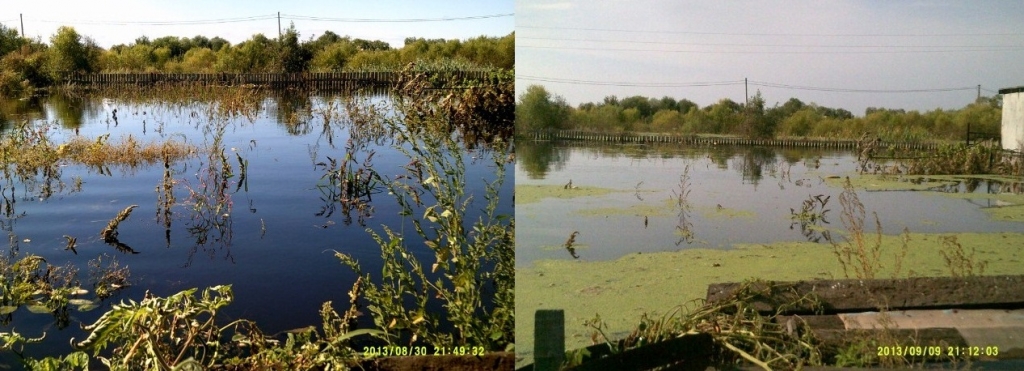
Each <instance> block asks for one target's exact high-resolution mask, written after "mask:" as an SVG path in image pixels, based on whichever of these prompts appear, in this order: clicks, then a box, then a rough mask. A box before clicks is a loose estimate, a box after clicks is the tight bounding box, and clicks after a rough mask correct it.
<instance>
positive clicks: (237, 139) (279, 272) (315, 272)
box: [0, 94, 513, 363]
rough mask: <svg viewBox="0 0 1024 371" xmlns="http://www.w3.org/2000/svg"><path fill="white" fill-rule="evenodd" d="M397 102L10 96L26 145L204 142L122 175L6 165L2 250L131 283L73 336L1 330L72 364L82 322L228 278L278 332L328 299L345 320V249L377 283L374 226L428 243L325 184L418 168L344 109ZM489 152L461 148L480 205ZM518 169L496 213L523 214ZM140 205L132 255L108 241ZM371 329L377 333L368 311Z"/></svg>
mask: <svg viewBox="0 0 1024 371" xmlns="http://www.w3.org/2000/svg"><path fill="white" fill-rule="evenodd" d="M388 101H389V98H388V97H387V96H385V95H381V94H364V95H359V96H355V97H353V96H345V95H334V96H310V95H272V96H264V97H260V98H258V99H256V100H255V102H254V103H252V102H250V103H252V104H251V105H250V106H247V107H228V106H225V103H224V102H219V103H218V102H215V101H201V100H193V101H188V102H177V103H171V102H159V101H157V102H152V103H131V102H127V101H124V100H121V99H114V98H109V97H103V96H90V97H82V98H69V97H60V96H52V97H49V98H42V99H32V100H28V101H26V100H23V101H10V102H4V105H3V108H4V110H3V112H0V129H2V131H0V135H4V136H13V135H15V134H13V133H14V132H15V131H17V130H28V132H31V133H32V134H30V135H27V137H29V139H28V140H34V141H39V140H40V139H39V138H41V137H45V138H46V139H45V140H46V141H48V142H50V143H53V146H54V147H56V148H57V149H56V153H57V154H58V155H59V154H61V153H62V152H66V151H68V150H67V148H68V147H66V146H64V145H63V144H64V143H68V142H70V141H72V140H76V138H84V140H87V141H89V142H95V143H96V145H97V146H100V145H104V144H105V143H123V142H124V141H125V140H128V138H129V136H130V137H131V141H134V142H137V143H140V144H146V143H163V142H167V141H174V142H175V143H178V144H181V145H184V146H194V147H195V148H194V152H193V153H192V155H190V156H186V157H185V158H182V159H175V160H172V161H169V162H167V163H165V161H164V160H162V159H158V161H156V162H154V163H141V164H132V165H126V166H120V165H116V164H115V165H110V166H90V165H85V164H82V163H79V162H75V161H60V162H59V165H58V166H56V167H55V168H46V169H36V170H32V169H27V170H26V169H22V170H17V169H15V166H14V165H12V164H9V163H6V161H5V165H8V168H9V172H8V173H7V174H8V176H5V178H4V179H3V181H2V182H0V190H2V195H3V197H2V199H3V202H4V203H3V205H2V206H3V207H2V211H3V218H2V219H0V227H2V232H3V237H4V245H5V254H8V253H10V252H8V251H7V250H11V251H14V252H16V253H17V254H21V255H24V254H34V255H38V256H41V257H43V258H44V259H45V260H46V262H48V263H49V264H51V265H54V266H63V265H66V264H72V265H74V266H76V267H79V269H80V278H81V279H82V281H83V283H85V282H87V278H88V274H89V267H88V265H87V263H88V261H90V260H92V259H95V258H97V257H99V256H103V255H104V254H106V255H107V258H106V259H105V260H104V262H108V261H110V260H111V259H117V261H118V262H119V264H120V266H122V267H125V266H126V267H128V268H129V270H130V272H131V280H132V282H131V283H132V285H131V286H130V287H129V288H128V289H126V290H122V291H121V292H119V293H118V294H117V295H115V296H114V297H112V298H110V299H108V300H106V301H104V302H103V303H102V305H101V306H100V307H99V308H98V309H94V310H91V311H88V312H79V311H75V310H72V311H71V313H70V314H71V321H70V326H67V327H66V328H63V329H58V327H60V326H56V325H55V324H54V318H53V317H51V316H49V315H47V314H35V313H30V312H29V311H27V310H26V309H25V308H21V309H19V310H18V311H16V312H14V313H11V314H10V315H8V316H5V318H4V322H3V326H0V331H9V330H10V329H12V328H16V329H17V330H18V331H19V332H21V333H23V334H25V335H26V336H28V337H38V336H40V335H41V334H42V333H43V332H44V331H45V332H46V335H47V337H46V339H45V340H44V342H43V343H42V344H32V345H30V346H29V347H28V348H27V349H26V352H27V353H28V354H30V355H32V356H36V357H42V356H43V355H48V354H66V353H69V352H70V351H71V349H70V347H69V346H68V340H69V338H71V337H75V338H77V339H79V340H80V339H82V338H84V336H85V335H86V333H85V332H84V331H82V330H81V329H80V328H79V325H80V324H90V323H92V322H94V321H95V320H96V319H97V318H98V317H99V315H100V314H102V313H103V312H104V311H106V310H107V309H109V306H110V304H111V303H117V302H119V301H122V300H128V299H131V300H135V301H139V300H141V299H142V298H143V295H144V293H145V292H147V291H148V292H150V293H152V294H154V295H158V296H168V295H171V294H174V293H177V292H179V291H182V290H185V289H189V288H200V291H201V290H202V288H205V287H210V286H214V285H223V284H230V285H232V288H233V292H234V302H233V303H232V304H231V305H229V306H228V307H226V309H225V311H224V312H223V313H225V314H226V315H227V317H228V318H232V319H237V318H246V319H251V320H254V321H255V322H256V323H257V324H258V325H259V326H260V327H261V328H262V329H263V330H264V331H265V332H266V333H267V334H275V333H279V332H281V331H286V330H291V329H295V328H301V327H306V326H310V325H319V324H320V323H321V319H320V314H319V310H320V308H321V306H322V305H323V303H324V302H325V301H333V302H334V303H335V304H334V306H335V309H336V310H338V311H344V310H346V309H347V303H348V301H349V297H348V295H347V293H348V291H349V290H350V289H351V288H352V284H353V282H354V281H355V279H356V274H355V273H354V272H352V270H351V269H349V268H348V267H346V266H344V265H343V264H342V263H341V262H340V261H339V260H338V259H337V258H336V257H335V256H334V252H335V251H338V252H343V253H345V254H349V255H350V256H352V257H353V258H355V259H357V260H358V261H359V262H360V263H361V265H362V267H363V269H364V271H367V272H371V273H372V274H373V275H374V278H379V277H380V272H381V269H382V268H381V258H380V253H381V252H380V247H379V246H378V245H377V243H376V242H375V241H374V240H373V239H372V238H371V236H370V234H369V233H368V232H367V229H372V230H374V231H378V232H381V231H382V226H383V225H387V226H389V227H390V228H391V229H392V230H394V231H396V232H398V233H402V232H405V233H407V236H410V238H419V237H416V236H417V235H416V234H415V233H414V229H413V227H412V223H411V219H410V218H411V217H402V216H400V215H399V210H400V207H399V205H398V204H397V202H396V200H395V198H394V196H392V195H389V194H387V192H386V190H384V191H380V190H381V189H383V188H377V189H376V191H375V193H373V194H372V195H370V197H363V200H364V201H365V202H364V204H365V206H366V207H367V208H365V209H354V208H353V209H349V208H347V207H346V206H345V205H344V203H342V202H340V198H339V196H338V192H339V190H338V188H337V185H333V186H332V184H331V182H330V179H331V178H330V177H329V176H328V175H329V174H330V173H331V171H332V170H336V169H337V168H338V166H340V165H338V164H343V163H345V162H344V161H345V160H346V158H347V156H352V157H354V160H355V161H354V162H351V163H350V166H353V168H356V167H366V168H372V169H373V170H374V171H375V172H377V173H378V174H379V175H380V176H381V177H382V179H384V180H385V181H386V180H387V179H394V178H395V177H396V176H398V175H399V174H403V173H404V172H405V170H404V168H403V167H404V166H406V164H408V163H409V162H410V158H409V157H407V156H406V155H405V154H403V153H401V152H399V151H398V150H396V149H395V148H394V147H393V141H392V140H390V138H388V137H387V136H386V135H381V133H379V132H363V131H361V129H358V128H356V127H355V126H353V123H352V118H351V117H349V115H348V114H347V113H346V107H347V106H346V104H350V105H351V106H352V107H359V109H360V110H363V111H364V112H366V110H372V109H377V110H383V109H387V103H388ZM346 102H348V103H346ZM233 111H234V112H233ZM23 124H24V125H27V127H26V128H25V129H22V125H23ZM347 148H354V149H353V150H349V149H347ZM483 151H484V150H468V151H467V152H466V153H453V154H450V155H451V156H464V159H465V162H466V179H467V182H468V184H466V193H467V194H478V195H483V194H484V192H485V184H487V183H488V182H491V181H493V180H494V179H495V178H496V176H497V175H496V174H495V166H494V162H493V161H489V160H487V159H486V158H487V156H486V155H485V154H484V152H483ZM211 153H213V154H214V155H213V156H211V155H210V154H211ZM335 162H336V163H337V164H336V163H335ZM367 164H368V165H367ZM507 169H508V170H507V172H508V173H509V174H508V176H506V179H508V181H506V182H504V185H503V188H502V189H501V190H500V191H499V193H500V194H502V195H508V196H509V197H505V198H502V201H503V202H502V203H501V204H500V205H499V206H498V208H499V211H498V213H500V214H511V213H512V212H513V206H512V198H511V197H510V195H511V191H512V181H511V178H510V176H511V174H510V173H511V172H512V169H511V167H508V168H507ZM479 199H480V200H481V201H476V202H473V203H470V204H469V206H468V208H467V210H469V211H468V213H467V215H466V219H467V220H476V219H477V218H478V217H479V210H481V209H483V207H484V204H485V201H483V197H482V196H481V197H479ZM131 205H137V208H135V209H134V210H133V211H132V212H131V215H130V217H128V218H127V219H126V220H125V221H123V222H121V223H120V225H119V226H118V227H117V232H118V233H117V240H118V241H119V243H120V244H121V245H119V246H115V245H114V244H111V243H105V241H104V239H103V238H101V237H100V232H101V230H102V229H103V228H104V227H105V226H106V225H107V224H108V222H109V221H110V220H111V219H112V218H114V217H115V215H118V213H119V212H121V211H122V210H124V209H125V208H127V207H129V206H131ZM414 217H415V216H414ZM65 236H68V237H72V238H75V239H77V245H76V247H75V251H70V250H69V249H67V248H66V241H67V238H68V237H65ZM410 241H411V242H412V243H414V244H415V240H410ZM8 242H9V244H10V246H9V247H8V246H7V245H8ZM418 245H419V246H420V248H415V249H412V251H413V253H414V254H417V256H418V258H419V259H420V260H421V261H432V260H433V259H434V253H433V252H432V251H430V250H429V249H427V248H426V247H425V246H423V244H422V243H419V244H418ZM434 309H436V310H442V308H434ZM364 312H366V313H369V311H368V310H364ZM360 322H361V325H365V326H366V327H371V326H373V323H372V319H370V318H369V317H368V316H367V315H364V316H363V317H362V318H361V319H360ZM6 356H11V357H13V356H12V355H10V354H6ZM4 361H5V362H8V363H16V361H14V360H13V358H11V359H5V360H4Z"/></svg>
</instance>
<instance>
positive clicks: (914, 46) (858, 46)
mask: <svg viewBox="0 0 1024 371" xmlns="http://www.w3.org/2000/svg"><path fill="white" fill-rule="evenodd" d="M516 39H521V40H551V41H580V42H608V43H630V44H651V45H690V46H742V47H751V46H753V47H773V48H778V47H782V48H980V47H985V48H1024V45H976V44H975V45H822V44H802V45H801V44H733V43H691V42H665V41H637V40H610V39H572V38H560V37H530V36H517V37H516Z"/></svg>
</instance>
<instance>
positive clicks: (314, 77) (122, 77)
mask: <svg viewBox="0 0 1024 371" xmlns="http://www.w3.org/2000/svg"><path fill="white" fill-rule="evenodd" d="M489 73H490V71H484V70H480V71H454V72H440V73H439V74H441V75H443V76H445V77H446V78H448V79H451V80H455V81H461V80H476V81H483V80H486V79H487V78H488V75H489ZM401 74H402V72H401V71H377V72H301V73H93V74H77V75H71V76H69V77H67V78H66V79H65V80H64V83H65V84H74V85H79V86H82V85H88V86H124V85H136V86H147V85H155V84H158V83H164V84H167V83H170V84H211V85H225V86H239V85H255V86H262V87H268V88H272V89H283V88H304V89H320V90H323V89H350V88H366V87H391V86H394V84H395V83H396V82H397V81H398V79H399V78H400V76H401Z"/></svg>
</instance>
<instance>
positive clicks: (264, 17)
mask: <svg viewBox="0 0 1024 371" xmlns="http://www.w3.org/2000/svg"><path fill="white" fill-rule="evenodd" d="M276 18H277V15H276V14H267V15H255V16H248V17H236V18H219V19H203V20H191V21H96V20H72V21H57V20H47V19H32V18H30V19H29V20H30V21H34V22H42V23H73V24H90V25H109V26H127V25H145V26H175V25H204V24H223V23H238V22H252V21H265V20H271V19H276Z"/></svg>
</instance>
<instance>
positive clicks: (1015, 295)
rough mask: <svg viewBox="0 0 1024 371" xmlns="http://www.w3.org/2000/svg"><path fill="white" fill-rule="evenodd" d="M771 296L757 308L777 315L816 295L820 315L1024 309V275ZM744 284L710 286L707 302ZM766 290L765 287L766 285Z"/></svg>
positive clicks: (821, 285) (822, 283)
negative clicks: (820, 306)
mask: <svg viewBox="0 0 1024 371" xmlns="http://www.w3.org/2000/svg"><path fill="white" fill-rule="evenodd" d="M771 284H772V285H773V288H772V290H771V293H772V295H771V297H759V298H757V301H756V302H755V303H753V305H754V308H755V309H756V310H758V311H760V312H763V313H774V312H775V311H776V309H777V308H780V307H781V306H783V305H787V304H789V303H793V302H795V301H797V299H799V298H800V297H802V296H805V295H808V294H813V295H814V296H816V297H817V298H818V299H819V300H820V301H821V303H822V305H823V306H824V308H823V310H824V311H823V313H822V314H831V313H842V312H862V311H871V310H878V309H879V308H887V309H889V310H901V309H939V308H949V307H956V308H965V309H970V308H993V309H999V308H1002V309H1011V308H1024V276H1022V275H1007V276H985V277H966V278H953V277H914V278H907V279H896V280H893V279H878V280H856V279H849V280H812V281H797V282H772V283H771ZM741 286H742V284H741V283H716V284H712V285H709V286H708V296H707V300H708V302H709V303H720V302H722V301H724V300H727V299H728V298H729V297H730V296H731V295H733V292H734V291H735V290H736V289H738V288H739V287H741ZM762 288H763V286H762ZM784 312H785V314H814V310H813V308H812V307H810V306H807V305H798V306H794V307H792V308H788V309H787V310H785V311H784Z"/></svg>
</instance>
